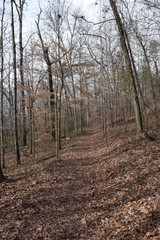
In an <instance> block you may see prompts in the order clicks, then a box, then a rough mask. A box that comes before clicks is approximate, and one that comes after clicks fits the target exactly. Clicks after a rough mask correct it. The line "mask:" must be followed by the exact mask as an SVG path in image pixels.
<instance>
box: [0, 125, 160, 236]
mask: <svg viewBox="0 0 160 240" xmlns="http://www.w3.org/2000/svg"><path fill="white" fill-rule="evenodd" d="M159 165H160V138H157V140H156V141H154V142H148V141H146V140H145V139H144V138H143V137H142V136H138V135H136V133H134V132H133V129H132V130H131V131H130V132H129V131H127V132H123V131H121V133H120V134H116V133H115V134H112V136H110V135H109V134H107V135H106V136H105V137H102V135H101V133H97V132H96V131H93V129H89V130H88V131H87V133H86V134H85V135H82V136H80V137H79V138H77V139H76V140H75V139H72V140H70V141H69V142H68V143H66V144H65V146H64V147H63V149H62V150H61V155H60V158H59V160H55V159H54V158H50V159H46V160H45V161H39V162H35V163H32V164H31V162H30V163H29V165H27V164H23V165H22V166H20V167H18V168H14V170H13V171H12V168H9V169H6V174H7V175H8V177H9V178H8V181H6V182H4V183H1V185H0V239H5V240H6V239H8V240H18V239H19V240H22V239H23V240H25V239H26V240H28V239H33V240H38V239H39V240H40V239H46V240H49V239H51V240H62V239H64V240H67V239H69V240H74V239H75V240H76V239H77V240H84V239H86V240H105V239H107V240H109V239H117V240H120V239H124V240H125V239H128V240H137V239H139V240H149V239H154V240H156V239H157V240H158V239H160V208H159V206H160V169H159ZM25 168H26V169H27V170H26V169H25Z"/></svg>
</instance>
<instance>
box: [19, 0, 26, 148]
mask: <svg viewBox="0 0 160 240" xmlns="http://www.w3.org/2000/svg"><path fill="white" fill-rule="evenodd" d="M24 3H25V1H22V0H19V9H18V8H17V12H18V16H19V51H20V66H19V71H20V79H21V111H22V145H23V146H26V145H27V130H26V114H25V105H26V104H25V92H24V68H23V43H22V30H23V29H22V27H23V22H22V20H23V6H24Z"/></svg>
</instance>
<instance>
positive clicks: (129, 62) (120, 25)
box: [109, 0, 143, 132]
mask: <svg viewBox="0 0 160 240" xmlns="http://www.w3.org/2000/svg"><path fill="white" fill-rule="evenodd" d="M109 1H110V5H111V8H112V11H113V14H114V16H115V20H116V24H117V27H118V30H119V34H120V43H121V47H122V50H123V52H124V55H125V60H126V64H127V68H128V71H129V77H130V78H131V80H132V87H133V94H134V109H135V116H136V124H137V130H138V131H139V132H143V122H142V115H141V109H140V103H139V97H138V91H137V88H136V80H135V76H134V71H133V67H132V64H133V63H132V59H131V56H130V52H129V48H128V41H127V39H126V36H127V35H126V30H125V26H124V24H123V23H122V20H121V17H120V14H119V12H118V9H117V5H116V2H115V1H114V0H109Z"/></svg>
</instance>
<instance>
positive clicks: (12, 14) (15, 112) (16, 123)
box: [11, 0, 21, 165]
mask: <svg viewBox="0 0 160 240" xmlns="http://www.w3.org/2000/svg"><path fill="white" fill-rule="evenodd" d="M13 3H14V0H11V30H12V51H13V73H14V131H15V136H14V138H15V152H16V160H17V165H19V164H21V162H20V151H19V139H18V118H17V115H18V108H17V62H16V42H15V29H14V10H13Z"/></svg>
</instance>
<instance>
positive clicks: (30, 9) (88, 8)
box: [25, 0, 96, 27]
mask: <svg viewBox="0 0 160 240" xmlns="http://www.w3.org/2000/svg"><path fill="white" fill-rule="evenodd" d="M26 2H27V3H28V6H26V7H25V20H26V21H27V23H29V25H30V27H32V26H33V25H32V24H33V22H32V21H33V20H34V21H35V19H36V18H37V14H38V12H39V3H38V0H34V1H33V0H26ZM39 2H40V5H41V7H42V9H43V8H45V6H47V1H46V0H40V1H39ZM70 2H71V3H72V4H73V7H75V8H78V7H79V8H80V9H81V10H82V11H84V12H85V13H86V15H90V14H91V12H93V11H94V8H95V2H96V0H70Z"/></svg>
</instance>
